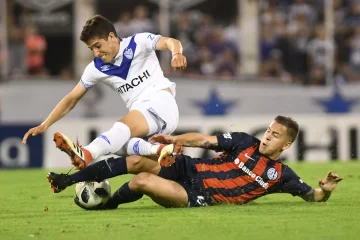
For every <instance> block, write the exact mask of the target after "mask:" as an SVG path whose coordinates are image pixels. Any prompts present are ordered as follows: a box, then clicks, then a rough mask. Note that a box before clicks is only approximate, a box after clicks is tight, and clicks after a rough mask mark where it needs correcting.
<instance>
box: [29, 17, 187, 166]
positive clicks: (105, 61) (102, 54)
mask: <svg viewBox="0 0 360 240" xmlns="http://www.w3.org/2000/svg"><path fill="white" fill-rule="evenodd" d="M80 40H81V41H83V42H84V43H85V44H86V45H87V46H88V48H89V49H90V50H91V51H92V52H93V54H94V56H95V58H94V60H93V61H92V62H91V63H90V64H89V65H88V66H87V67H86V68H85V71H84V73H83V75H82V77H81V80H80V82H79V83H78V84H77V85H76V86H75V88H74V89H73V90H72V91H71V92H70V93H68V94H67V95H66V96H65V97H64V98H63V99H62V100H61V101H60V102H59V103H58V104H57V106H56V107H55V108H54V109H53V111H52V112H51V113H50V115H49V116H48V117H47V119H46V120H45V121H44V122H43V123H42V124H40V125H39V126H37V127H34V128H31V129H30V130H29V131H28V132H27V133H26V134H25V135H24V138H23V143H24V144H26V141H27V139H28V137H29V136H35V135H38V134H41V133H43V132H45V131H46V130H47V129H48V128H49V127H50V126H51V125H52V124H54V123H55V122H56V121H58V120H60V119H61V118H62V117H64V116H65V115H66V114H67V113H69V112H70V110H71V109H73V108H74V107H75V105H76V104H77V102H78V101H79V100H80V99H81V98H82V97H83V96H84V95H85V94H86V92H87V91H88V90H89V89H90V88H91V87H92V86H94V85H95V84H96V83H99V82H102V83H104V84H106V85H108V86H110V87H111V88H112V89H113V90H114V91H115V92H116V93H117V94H119V95H120V96H121V97H122V99H123V100H124V102H125V104H126V106H127V107H128V109H129V112H128V113H127V114H126V115H125V116H124V117H123V118H122V119H120V120H119V121H118V122H116V123H115V124H114V125H113V126H112V128H110V129H109V130H108V131H107V132H104V133H102V134H101V135H100V136H98V137H97V138H96V139H95V140H94V141H92V142H91V143H90V144H89V145H87V146H84V147H82V146H80V145H79V144H78V143H73V142H72V141H71V140H70V139H69V138H67V137H66V136H65V135H64V134H62V133H59V132H56V133H55V134H54V141H55V143H56V146H57V147H58V148H59V149H60V150H62V151H64V152H66V153H67V154H68V155H69V157H70V159H71V161H72V164H73V165H74V166H75V168H76V169H78V170H81V169H83V168H85V167H86V166H87V165H88V164H89V163H90V162H91V161H92V160H93V159H96V158H98V157H100V156H102V155H106V154H109V153H115V154H138V155H153V154H156V153H158V154H159V150H160V149H161V148H158V146H153V145H151V144H150V143H148V142H145V141H144V140H142V139H140V137H147V136H151V135H153V134H155V133H167V134H170V133H172V132H173V131H174V130H175V129H176V127H177V124H178V119H179V112H178V107H177V104H176V101H175V83H173V82H171V81H169V80H168V79H167V78H166V77H164V75H163V71H162V70H161V68H160V64H159V61H158V59H157V56H156V54H155V50H169V51H170V52H171V54H172V59H171V66H172V67H173V68H174V69H175V70H183V69H184V68H186V64H187V62H186V58H185V56H183V54H182V46H181V43H180V41H179V40H176V39H173V38H168V37H163V36H160V35H155V34H152V33H138V34H135V35H133V36H131V37H127V38H122V39H121V38H119V37H118V36H117V33H116V31H115V28H114V26H113V24H112V23H111V22H110V21H109V20H108V19H106V18H105V17H103V16H100V15H95V16H94V17H92V18H91V19H89V20H88V21H87V22H86V24H85V26H84V27H83V30H82V33H81V36H80ZM116 106H117V103H114V107H116ZM172 150H175V146H173V149H172Z"/></svg>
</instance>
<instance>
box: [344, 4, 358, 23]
mask: <svg viewBox="0 0 360 240" xmlns="http://www.w3.org/2000/svg"><path fill="white" fill-rule="evenodd" d="M345 24H346V26H348V27H356V26H358V25H360V2H359V1H353V2H352V4H351V5H350V7H349V14H348V16H347V17H346V18H345Z"/></svg>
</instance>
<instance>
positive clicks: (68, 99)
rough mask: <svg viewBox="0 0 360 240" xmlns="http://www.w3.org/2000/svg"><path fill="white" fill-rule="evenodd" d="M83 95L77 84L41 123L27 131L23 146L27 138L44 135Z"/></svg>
mask: <svg viewBox="0 0 360 240" xmlns="http://www.w3.org/2000/svg"><path fill="white" fill-rule="evenodd" d="M85 93H86V89H85V88H84V87H83V85H82V84H81V83H80V82H79V83H78V84H77V85H76V86H75V88H74V89H73V90H72V91H71V92H70V93H69V94H67V95H66V96H65V97H64V98H63V99H62V100H61V101H60V102H59V103H58V104H57V105H56V107H55V108H54V109H53V110H52V112H51V113H50V114H49V116H48V117H47V118H46V120H45V121H44V122H43V123H41V124H40V125H39V126H37V127H34V128H31V129H29V131H27V133H25V135H24V137H23V141H22V142H23V144H26V142H27V139H28V137H29V136H36V135H38V134H42V133H44V132H45V131H46V130H47V129H48V128H49V127H50V126H51V125H52V124H53V123H55V122H56V121H58V120H60V119H61V118H62V117H64V116H65V115H66V114H68V112H70V110H71V109H73V108H74V107H75V105H76V103H77V102H78V101H79V100H80V99H81V97H82V96H84V94H85Z"/></svg>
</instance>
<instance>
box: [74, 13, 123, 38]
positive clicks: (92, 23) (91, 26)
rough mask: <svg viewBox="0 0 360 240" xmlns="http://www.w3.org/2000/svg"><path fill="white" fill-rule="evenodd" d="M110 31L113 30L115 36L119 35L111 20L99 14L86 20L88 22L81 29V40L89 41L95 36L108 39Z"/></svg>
mask: <svg viewBox="0 0 360 240" xmlns="http://www.w3.org/2000/svg"><path fill="white" fill-rule="evenodd" d="M110 32H113V33H114V34H115V36H117V34H116V30H115V27H114V25H113V24H112V23H111V22H110V20H109V19H107V18H105V17H103V16H101V15H99V14H97V15H95V16H93V17H92V18H90V19H89V20H87V21H86V24H85V26H84V27H83V30H82V31H81V35H80V40H81V41H83V42H84V43H87V42H88V41H89V40H90V39H92V38H94V37H96V38H100V39H107V37H108V36H109V34H110Z"/></svg>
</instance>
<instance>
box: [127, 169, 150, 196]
mask: <svg viewBox="0 0 360 240" xmlns="http://www.w3.org/2000/svg"><path fill="white" fill-rule="evenodd" d="M153 176H154V175H153V174H151V173H146V172H142V173H139V174H138V175H136V176H135V177H133V178H132V179H131V180H130V182H129V187H130V189H131V190H133V191H139V192H142V191H144V190H145V189H147V187H148V186H149V184H150V183H151V178H152V177H153Z"/></svg>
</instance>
